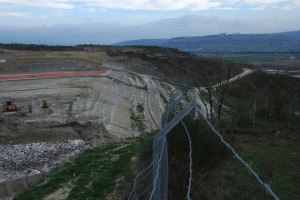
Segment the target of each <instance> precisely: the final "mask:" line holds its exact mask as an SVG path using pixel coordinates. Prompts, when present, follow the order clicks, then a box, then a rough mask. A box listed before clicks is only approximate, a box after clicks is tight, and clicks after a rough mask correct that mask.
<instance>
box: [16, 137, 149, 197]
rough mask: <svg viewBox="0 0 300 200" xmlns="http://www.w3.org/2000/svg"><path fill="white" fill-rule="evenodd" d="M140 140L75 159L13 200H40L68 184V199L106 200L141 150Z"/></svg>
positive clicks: (107, 147)
mask: <svg viewBox="0 0 300 200" xmlns="http://www.w3.org/2000/svg"><path fill="white" fill-rule="evenodd" d="M142 144H143V139H139V140H135V141H132V142H127V143H111V144H108V145H106V146H102V147H98V148H95V149H93V150H90V151H87V152H84V153H82V154H81V155H79V156H76V157H75V158H74V159H72V160H71V161H69V162H67V163H65V164H63V165H60V166H58V167H56V168H55V169H53V170H52V171H51V172H50V173H49V174H48V175H47V176H46V178H45V179H43V180H42V181H41V182H40V183H39V184H38V185H36V186H35V187H33V188H32V189H30V190H28V191H26V192H25V193H23V194H21V195H20V196H19V197H18V198H16V199H22V200H27V199H28V200H34V199H37V200H40V199H42V198H43V197H45V196H47V195H49V194H51V193H52V192H54V191H56V190H57V189H59V188H61V187H62V185H64V184H66V183H68V182H71V184H72V189H71V191H70V193H69V196H68V199H105V197H106V196H107V195H108V194H109V193H110V192H112V191H113V188H114V186H115V183H116V179H117V178H118V177H119V176H120V175H121V174H124V173H125V172H126V170H127V169H128V167H129V164H130V161H131V157H132V156H134V155H136V154H137V153H138V152H140V150H141V145H142Z"/></svg>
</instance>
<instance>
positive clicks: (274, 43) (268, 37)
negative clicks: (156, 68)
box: [115, 31, 300, 53]
mask: <svg viewBox="0 0 300 200" xmlns="http://www.w3.org/2000/svg"><path fill="white" fill-rule="evenodd" d="M115 45H118V46H136V45H141V46H160V47H171V48H177V49H179V50H181V51H187V52H199V53H280V52H293V53H295V52H298V53H300V31H293V32H283V33H272V34H238V33H237V34H226V33H224V34H219V35H209V36H201V37H177V38H172V39H145V40H133V41H124V42H120V43H117V44H115Z"/></svg>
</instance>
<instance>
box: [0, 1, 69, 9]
mask: <svg viewBox="0 0 300 200" xmlns="http://www.w3.org/2000/svg"><path fill="white" fill-rule="evenodd" d="M69 2H71V1H69V0H47V1H40V0H26V1H23V0H0V5H1V4H5V5H7V6H10V5H12V6H18V7H37V8H55V9H73V8H74V7H75V6H74V5H73V4H71V3H69Z"/></svg>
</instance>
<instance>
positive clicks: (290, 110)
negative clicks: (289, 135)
mask: <svg viewBox="0 0 300 200" xmlns="http://www.w3.org/2000/svg"><path fill="white" fill-rule="evenodd" d="M294 98H295V97H293V98H292V99H291V102H290V109H289V121H288V132H290V123H291V112H292V104H293V100H294Z"/></svg>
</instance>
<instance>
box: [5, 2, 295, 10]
mask: <svg viewBox="0 0 300 200" xmlns="http://www.w3.org/2000/svg"><path fill="white" fill-rule="evenodd" d="M4 4H5V5H12V7H14V6H19V7H37V8H54V9H63V10H66V9H74V8H76V7H84V8H85V9H91V8H95V7H96V8H101V9H123V10H191V11H199V10H212V9H215V10H222V9H237V8H242V7H245V6H246V7H247V6H250V8H251V7H259V6H260V5H269V6H270V8H272V7H273V6H283V7H287V6H290V7H300V3H299V0H47V1H41V0H26V1H24V0H0V6H1V5H4Z"/></svg>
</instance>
